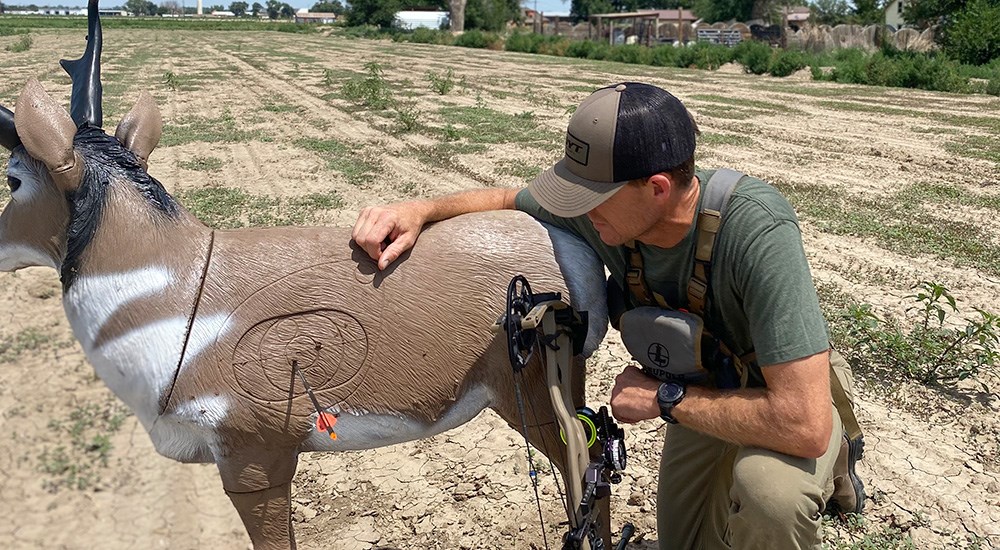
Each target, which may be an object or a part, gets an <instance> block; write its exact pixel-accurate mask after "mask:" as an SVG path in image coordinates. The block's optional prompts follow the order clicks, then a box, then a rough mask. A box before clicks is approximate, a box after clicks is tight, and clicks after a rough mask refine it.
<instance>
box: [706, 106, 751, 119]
mask: <svg viewBox="0 0 1000 550" xmlns="http://www.w3.org/2000/svg"><path fill="white" fill-rule="evenodd" d="M693 110H694V111H695V112H697V113H698V114H699V115H704V116H710V117H712V118H721V119H725V120H748V119H750V118H752V117H754V116H757V115H760V114H766V112H763V111H754V110H750V109H739V108H737V107H731V106H729V105H715V104H710V105H699V106H697V107H694V109H693Z"/></svg>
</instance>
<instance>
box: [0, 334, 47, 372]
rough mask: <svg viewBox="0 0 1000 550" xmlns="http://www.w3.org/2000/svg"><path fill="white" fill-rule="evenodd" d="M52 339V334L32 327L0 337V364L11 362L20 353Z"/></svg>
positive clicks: (36, 348)
mask: <svg viewBox="0 0 1000 550" xmlns="http://www.w3.org/2000/svg"><path fill="white" fill-rule="evenodd" d="M51 341H52V336H51V335H49V334H47V333H45V332H42V331H40V330H38V329H37V328H34V327H28V328H26V329H24V330H22V331H21V332H18V333H17V334H15V335H13V336H6V337H4V338H2V339H0V364H2V363H12V362H14V361H16V360H17V359H18V358H19V357H21V354H23V353H24V352H27V351H35V350H38V349H40V348H41V347H42V346H44V345H45V344H47V343H49V342H51Z"/></svg>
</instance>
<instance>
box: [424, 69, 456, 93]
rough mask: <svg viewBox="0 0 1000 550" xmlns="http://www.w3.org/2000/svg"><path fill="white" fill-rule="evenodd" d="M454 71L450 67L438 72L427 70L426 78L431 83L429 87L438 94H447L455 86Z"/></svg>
mask: <svg viewBox="0 0 1000 550" xmlns="http://www.w3.org/2000/svg"><path fill="white" fill-rule="evenodd" d="M454 77H455V73H454V71H452V70H451V69H448V70H447V71H445V72H443V73H441V74H438V73H436V72H434V71H427V80H429V81H430V83H431V89H432V90H434V91H435V92H436V93H437V94H438V95H447V93H448V92H450V91H451V90H452V88H454V87H455V78H454Z"/></svg>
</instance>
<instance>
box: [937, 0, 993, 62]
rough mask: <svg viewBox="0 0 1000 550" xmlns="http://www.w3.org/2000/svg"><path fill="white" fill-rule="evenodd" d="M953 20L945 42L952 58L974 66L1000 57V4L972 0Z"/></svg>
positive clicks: (943, 41)
mask: <svg viewBox="0 0 1000 550" xmlns="http://www.w3.org/2000/svg"><path fill="white" fill-rule="evenodd" d="M951 17H952V21H951V24H950V25H948V27H947V30H946V32H945V33H944V36H943V39H942V45H943V47H944V51H945V52H946V53H947V54H948V55H949V56H951V57H953V58H955V59H957V60H958V61H960V62H962V63H968V64H970V65H983V64H985V63H989V62H990V61H992V60H994V59H997V58H1000V2H996V1H995V0H970V2H969V3H968V4H966V5H965V9H962V10H960V11H959V12H958V13H956V14H953V15H952V16H951Z"/></svg>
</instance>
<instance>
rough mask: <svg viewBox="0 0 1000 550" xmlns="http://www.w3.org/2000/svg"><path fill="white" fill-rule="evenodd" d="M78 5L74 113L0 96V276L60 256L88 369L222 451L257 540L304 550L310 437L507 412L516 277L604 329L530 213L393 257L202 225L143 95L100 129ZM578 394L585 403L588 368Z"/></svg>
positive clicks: (205, 447) (535, 395) (569, 248)
mask: <svg viewBox="0 0 1000 550" xmlns="http://www.w3.org/2000/svg"><path fill="white" fill-rule="evenodd" d="M89 7H90V21H89V36H88V46H87V50H86V53H85V54H84V56H83V58H81V59H80V60H77V61H73V62H65V61H64V62H63V66H64V68H66V70H67V72H69V73H70V75H71V76H72V79H73V96H72V100H71V110H70V112H71V114H68V113H67V112H66V111H65V110H64V108H63V107H61V106H60V105H59V104H57V103H56V102H55V101H54V100H53V99H52V98H50V97H49V96H48V95H47V94H46V93H45V91H44V90H43V89H42V86H41V85H40V84H39V83H38V81H37V80H35V79H31V80H30V81H29V82H28V83H27V84H26V86H25V87H24V90H23V91H22V93H21V95H20V97H19V98H18V100H17V103H16V106H15V111H14V112H13V113H12V112H11V111H9V110H7V109H5V108H3V107H0V145H3V146H4V147H5V148H7V149H9V150H11V157H10V162H9V168H8V179H7V181H8V184H9V186H10V188H11V193H12V195H11V196H12V199H11V201H10V202H9V204H8V205H7V206H6V208H5V209H4V211H3V214H2V216H0V269H2V270H4V271H13V270H17V269H20V268H22V267H27V266H37V265H41V266H51V267H53V268H56V269H58V270H60V272H61V279H62V284H63V303H64V308H65V311H66V315H67V317H68V319H69V321H70V324H71V326H72V329H73V332H74V334H75V336H76V338H77V339H78V340H79V342H80V344H81V346H82V348H83V350H84V352H85V354H86V356H87V359H88V361H89V362H90V363H91V364H92V365H93V366H94V368H95V370H96V371H97V374H98V375H99V376H100V377H101V378H102V380H103V381H104V382H105V383H106V384H107V385H108V387H109V388H110V389H111V390H112V391H113V392H114V393H115V394H116V395H117V396H118V397H119V398H120V399H121V400H122V401H124V402H125V403H126V404H127V405H128V406H129V407H130V408H131V410H132V411H133V412H134V413H135V415H136V416H137V417H138V419H139V421H140V422H141V423H142V425H143V426H144V427H145V429H146V430H147V432H148V433H149V435H150V437H151V439H152V441H153V443H154V445H155V447H156V449H157V451H158V452H159V453H161V454H163V455H164V456H167V457H169V458H172V459H175V460H179V461H183V462H213V463H215V464H217V465H218V468H219V473H220V475H221V477H222V482H223V486H224V488H225V490H226V492H227V494H228V495H229V497H230V498H231V500H232V502H233V504H234V505H235V507H236V509H237V510H238V512H239V514H240V516H241V518H242V520H243V522H244V524H245V525H246V528H247V530H248V532H249V535H250V538H251V539H252V541H253V544H254V547H255V548H258V549H260V548H289V547H294V545H295V539H294V534H293V532H292V528H291V524H290V508H289V505H290V502H289V491H290V484H291V480H292V477H293V474H294V472H295V468H296V462H297V457H298V454H299V453H301V452H308V451H335V450H348V449H367V448H374V447H378V446H383V445H390V444H393V443H399V442H403V441H408V440H413V439H416V438H422V437H428V436H431V435H433V434H436V433H440V432H442V431H444V430H447V429H450V428H453V427H455V426H458V425H460V424H462V423H464V422H466V421H468V420H470V419H472V418H473V417H474V416H476V414H478V413H479V412H480V411H481V410H483V409H484V408H486V407H491V408H493V409H494V410H496V411H497V412H498V413H499V414H500V415H501V416H502V417H503V418H504V419H505V420H506V421H507V422H508V423H510V424H511V425H512V426H515V427H520V425H521V420H520V417H519V410H518V406H517V404H516V402H515V397H514V396H515V393H514V387H513V383H514V379H513V375H512V373H511V368H510V366H509V364H508V356H507V351H506V345H505V342H504V338H503V336H502V335H497V334H494V333H493V332H492V331H491V326H492V325H493V323H494V321H495V320H496V319H497V317H498V316H499V315H500V314H501V313H502V312H503V306H502V304H503V301H502V297H503V293H504V289H505V288H506V285H507V282H508V281H509V280H510V279H511V277H512V276H513V275H514V274H516V273H523V274H525V275H526V276H527V277H528V278H529V279H530V280H531V281H532V283H533V284H534V285H535V287H536V288H543V289H546V290H555V291H561V292H563V293H564V294H566V295H568V296H569V297H570V298H571V299H572V302H573V303H574V305H575V306H576V307H577V308H578V309H584V310H588V311H589V312H590V320H591V323H590V329H589V333H588V337H587V343H586V346H585V351H584V354H585V355H589V353H590V352H592V351H593V349H594V348H595V347H596V345H597V343H598V342H599V341H600V340H601V338H602V337H603V335H604V331H605V330H606V317H607V314H606V304H605V301H604V300H605V299H604V295H603V288H604V286H603V283H604V280H603V275H604V271H603V268H602V267H601V264H600V262H599V261H598V259H597V258H596V257H595V256H594V254H593V252H592V251H591V250H590V249H589V248H588V247H586V245H584V244H582V243H579V242H577V241H575V240H574V239H572V238H571V237H567V236H566V235H563V234H561V233H559V232H557V231H555V230H550V229H547V228H545V227H543V226H542V225H541V224H539V223H537V222H535V221H534V220H532V219H531V218H529V217H527V216H525V215H522V214H517V213H509V212H508V213H490V214H483V215H477V216H467V217H460V218H457V219H454V220H452V221H448V222H442V223H441V224H439V225H436V226H434V227H431V228H429V229H428V230H427V231H426V232H425V233H423V234H422V235H421V238H420V241H419V243H418V244H417V246H416V247H415V248H413V250H412V251H411V253H410V254H409V255H408V257H404V258H402V259H401V261H399V262H397V263H396V264H395V265H394V266H393V267H391V268H390V269H388V270H386V271H384V272H379V271H377V270H376V268H375V265H374V263H373V262H372V261H371V260H370V259H369V258H368V257H367V255H366V254H365V253H364V252H362V251H361V250H360V249H358V248H357V247H355V246H353V245H352V243H351V242H350V230H349V229H339V228H320V227H313V228H301V227H285V228H272V229H245V230H239V231H218V230H213V229H210V228H208V227H206V226H205V225H204V224H202V223H201V222H199V221H198V220H197V219H196V218H195V217H194V216H192V215H191V214H190V213H189V212H187V211H186V210H185V209H184V208H183V206H181V205H180V204H178V203H177V202H176V201H175V200H174V199H173V198H172V197H171V196H170V195H169V194H168V193H167V192H166V191H165V190H164V188H163V186H162V185H161V184H160V183H159V182H158V181H157V180H156V179H154V178H153V177H151V176H150V175H149V174H148V173H147V171H146V162H147V159H148V158H149V155H150V153H151V152H152V150H153V149H154V147H155V146H156V144H157V142H158V140H159V137H160V133H161V129H162V121H161V119H160V115H159V112H158V110H157V109H156V106H155V105H154V103H153V101H152V99H151V98H150V96H148V95H147V94H143V95H142V96H141V97H140V99H139V101H138V103H137V104H136V105H135V107H134V108H133V109H132V110H131V111H130V112H129V113H128V114H127V115H125V117H124V119H123V120H122V121H121V123H120V124H119V126H118V128H117V131H116V132H115V135H114V136H109V135H107V134H105V132H104V131H103V130H102V112H101V84H100V51H101V45H102V44H101V43H102V37H101V28H100V21H99V19H98V17H97V1H96V0H91V1H90V6H89ZM595 289H596V290H597V293H594V291H595ZM588 291H590V292H591V294H588ZM535 366H536V367H537V365H535ZM575 368H576V369H582V361H581V360H579V359H578V360H577V361H576V363H575ZM524 372H525V376H526V379H525V380H526V383H525V385H524V389H525V395H524V398H525V401H526V402H527V404H528V409H529V410H534V411H536V412H539V414H538V419H537V421H535V422H529V424H531V425H530V426H529V429H528V438H529V439H530V440H531V442H532V443H533V444H534V445H535V446H536V447H538V448H539V449H541V450H542V451H543V452H544V453H545V454H546V455H548V456H549V457H551V458H552V459H553V460H554V461H555V462H556V464H557V466H558V467H559V468H560V470H561V471H565V469H564V468H563V465H564V463H565V457H564V455H563V448H564V447H563V445H562V443H561V442H560V437H559V430H558V427H557V425H556V423H555V422H554V421H553V415H552V413H551V411H552V404H551V402H550V397H549V394H548V393H547V391H548V389H547V387H546V383H545V377H544V374H543V372H542V369H541V368H528V369H525V371H524ZM581 374H582V372H581ZM575 379H576V380H577V381H581V382H582V376H576V377H575ZM306 384H308V386H310V387H311V389H312V393H313V395H314V396H315V399H316V401H317V402H318V403H319V405H320V408H322V409H323V413H324V414H323V416H322V418H324V419H327V423H331V422H333V420H331V419H336V424H335V428H334V430H333V431H334V433H335V434H336V439H333V438H332V437H331V435H328V434H327V433H326V431H320V430H318V429H317V422H318V421H319V423H320V426H319V427H320V428H329V426H323V425H322V424H323V422H321V421H320V415H319V412H318V411H317V410H316V406H315V405H314V403H313V401H312V400H311V399H310V395H309V392H307V390H306ZM574 395H575V400H576V401H577V404H580V403H581V402H582V383H579V384H577V387H576V388H574ZM529 420H531V419H529ZM569 481H570V480H568V482H567V483H569ZM574 482H575V483H579V480H575V481H574ZM604 509H605V510H606V509H607V508H606V505H605V507H604ZM604 514H605V515H604V517H605V518H607V515H606V514H607V512H606V511H605V512H604ZM605 521H606V520H605ZM607 527H608V526H607V525H605V529H607Z"/></svg>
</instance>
